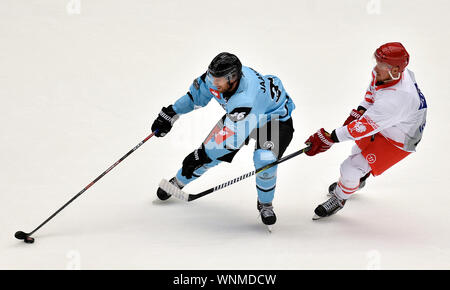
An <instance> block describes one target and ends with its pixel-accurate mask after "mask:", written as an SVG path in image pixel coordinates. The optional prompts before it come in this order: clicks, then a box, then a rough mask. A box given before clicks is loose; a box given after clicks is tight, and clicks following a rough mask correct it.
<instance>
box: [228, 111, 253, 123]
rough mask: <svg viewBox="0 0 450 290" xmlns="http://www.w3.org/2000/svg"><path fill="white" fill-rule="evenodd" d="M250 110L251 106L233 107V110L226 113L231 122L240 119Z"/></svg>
mask: <svg viewBox="0 0 450 290" xmlns="http://www.w3.org/2000/svg"><path fill="white" fill-rule="evenodd" d="M251 110H252V108H250V107H239V108H234V110H233V111H231V113H229V114H228V118H229V119H230V120H231V121H233V122H239V121H242V120H244V119H245V118H246V117H247V116H248V114H250V111H251Z"/></svg>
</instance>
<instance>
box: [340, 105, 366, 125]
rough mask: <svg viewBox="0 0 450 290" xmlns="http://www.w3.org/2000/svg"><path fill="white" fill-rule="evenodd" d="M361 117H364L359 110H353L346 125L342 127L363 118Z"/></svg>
mask: <svg viewBox="0 0 450 290" xmlns="http://www.w3.org/2000/svg"><path fill="white" fill-rule="evenodd" d="M361 116H362V113H361V112H360V111H357V110H355V109H353V110H352V111H351V112H350V116H348V118H347V120H345V122H344V124H343V125H342V126H347V125H348V124H350V123H351V122H353V121H354V120H357V119H359V118H361Z"/></svg>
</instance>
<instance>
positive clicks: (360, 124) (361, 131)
mask: <svg viewBox="0 0 450 290" xmlns="http://www.w3.org/2000/svg"><path fill="white" fill-rule="evenodd" d="M376 128H378V126H377V124H375V122H373V121H372V120H371V119H370V118H369V117H367V116H363V117H362V118H361V119H359V120H354V121H353V122H351V123H350V124H348V125H347V130H348V132H349V133H350V135H351V136H352V137H353V138H359V137H362V136H365V135H367V134H369V133H370V132H372V131H373V130H375V129H376Z"/></svg>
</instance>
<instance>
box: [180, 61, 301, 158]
mask: <svg viewBox="0 0 450 290" xmlns="http://www.w3.org/2000/svg"><path fill="white" fill-rule="evenodd" d="M212 98H214V99H215V100H216V101H217V102H218V103H219V104H220V105H221V106H222V107H223V108H224V109H225V111H226V117H225V119H224V121H223V128H221V129H220V131H217V132H212V133H214V134H210V136H209V137H208V138H210V139H207V140H206V141H205V146H206V148H207V149H212V148H213V147H215V149H218V150H214V151H217V152H212V151H211V150H208V155H216V154H217V156H210V158H215V157H220V156H222V155H223V154H226V152H227V151H226V150H225V149H231V150H235V149H239V148H240V147H241V146H242V145H243V144H244V142H245V140H246V139H247V137H248V136H249V135H250V133H251V132H252V131H253V130H254V129H255V128H260V127H262V126H264V125H265V124H266V123H267V122H268V121H270V120H280V121H286V120H288V119H289V118H290V117H291V113H292V111H293V110H294V109H295V105H294V102H293V101H292V99H291V98H290V97H289V96H288V94H287V92H286V90H285V89H284V87H283V84H282V82H281V80H280V79H279V78H278V77H276V76H273V75H266V76H262V75H260V74H259V73H258V72H256V71H255V70H254V69H252V68H249V67H245V66H243V67H242V77H241V79H240V83H239V86H238V88H237V90H236V92H235V93H234V94H233V95H232V96H231V97H230V98H229V99H228V100H226V99H225V98H224V96H223V95H222V94H220V93H219V92H218V91H217V88H216V87H215V86H214V85H213V84H212V83H211V82H209V81H208V80H207V78H206V73H205V74H203V75H202V76H200V77H198V78H196V79H195V80H194V82H193V84H192V85H191V87H190V88H189V91H188V92H187V94H186V95H184V96H182V97H181V98H180V99H178V100H177V101H176V102H175V104H174V105H173V109H174V111H175V112H176V113H177V114H186V113H188V112H190V111H192V110H194V109H197V108H199V107H204V106H206V105H207V104H208V103H209V101H210V100H211V99H212Z"/></svg>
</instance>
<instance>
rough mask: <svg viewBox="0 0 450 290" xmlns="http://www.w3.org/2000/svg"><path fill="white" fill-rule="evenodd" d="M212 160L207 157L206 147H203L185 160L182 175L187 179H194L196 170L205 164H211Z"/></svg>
mask: <svg viewBox="0 0 450 290" xmlns="http://www.w3.org/2000/svg"><path fill="white" fill-rule="evenodd" d="M211 161H212V160H211V159H210V158H209V157H208V155H206V151H205V145H203V144H202V146H201V147H200V148H198V149H196V150H194V152H192V153H191V154H189V155H188V156H186V158H184V160H183V168H182V169H181V175H183V176H185V177H186V178H189V179H190V178H192V175H193V173H194V171H195V170H197V169H198V168H200V167H202V166H203V165H204V164H207V163H210V162H211Z"/></svg>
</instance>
